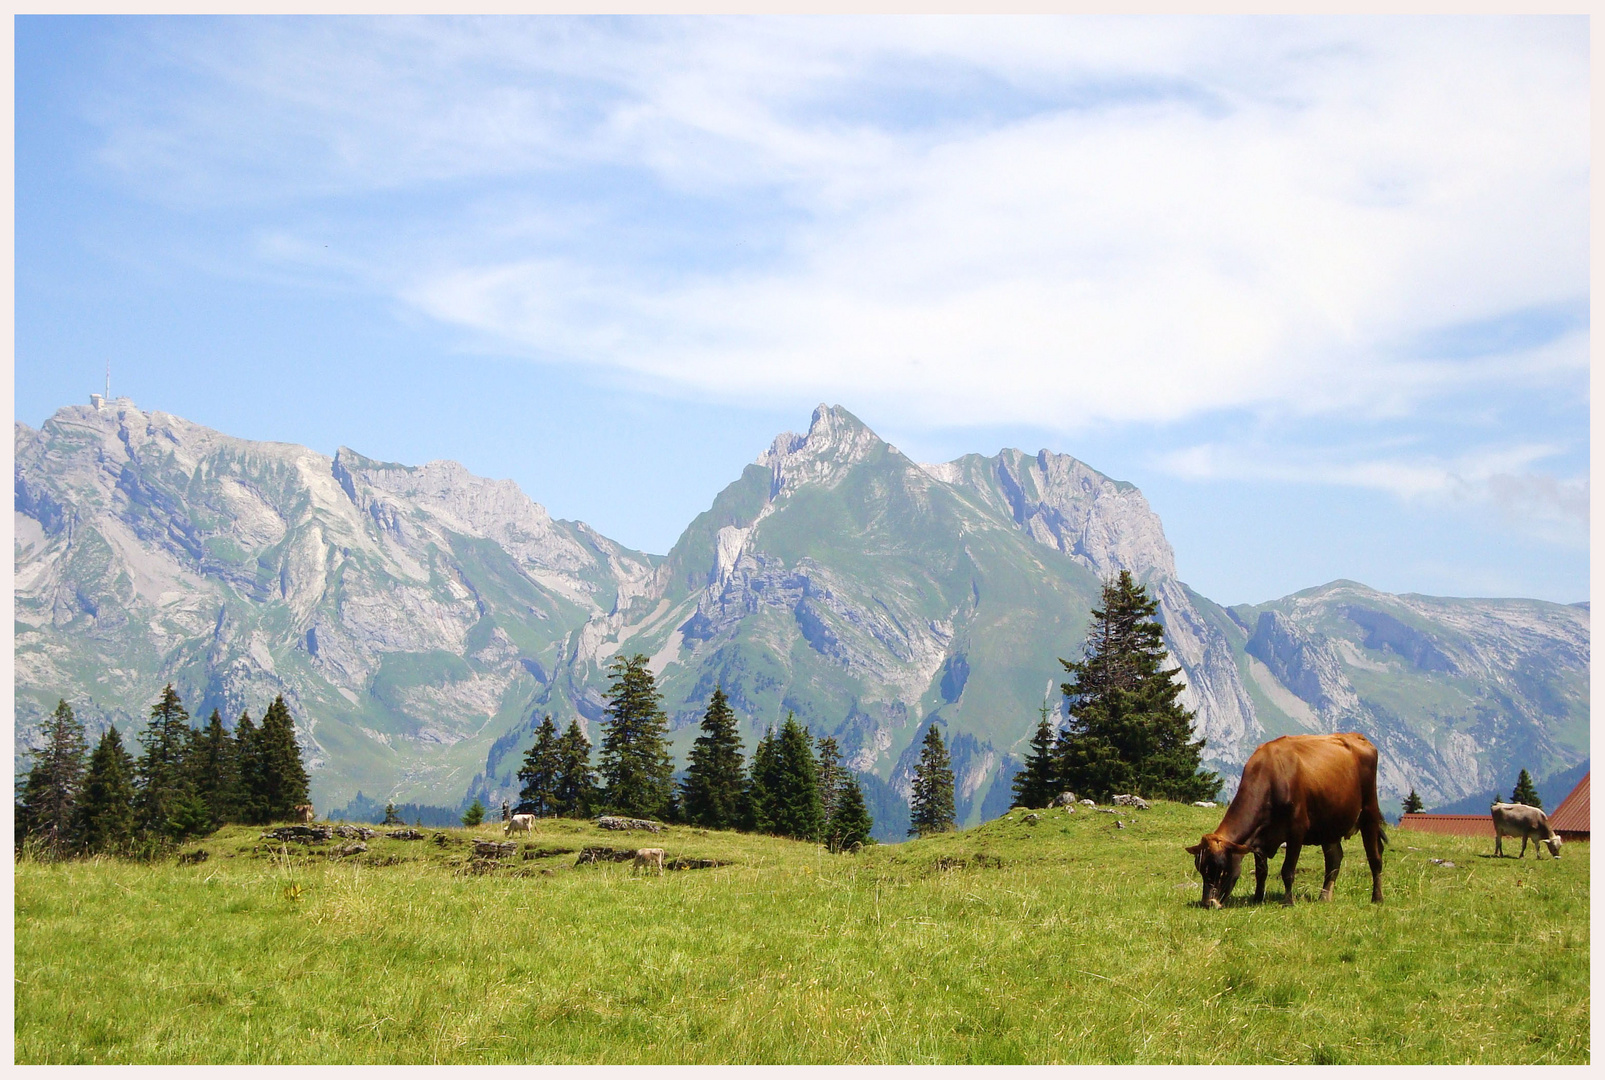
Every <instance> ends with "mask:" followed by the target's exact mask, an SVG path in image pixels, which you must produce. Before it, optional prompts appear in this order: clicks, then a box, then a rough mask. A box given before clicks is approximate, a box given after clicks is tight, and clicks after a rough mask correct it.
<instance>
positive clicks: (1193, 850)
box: [1182, 840, 1204, 855]
mask: <svg viewBox="0 0 1605 1080" xmlns="http://www.w3.org/2000/svg"><path fill="white" fill-rule="evenodd" d="M1182 850H1183V851H1185V852H1187V854H1189V855H1197V854H1198V853H1199V852H1200V851H1203V850H1204V842H1203V841H1202V840H1200V841H1199V842H1198V843H1196V844H1194V845H1193V846H1192V847H1190V848H1182Z"/></svg>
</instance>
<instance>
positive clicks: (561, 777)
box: [552, 720, 599, 817]
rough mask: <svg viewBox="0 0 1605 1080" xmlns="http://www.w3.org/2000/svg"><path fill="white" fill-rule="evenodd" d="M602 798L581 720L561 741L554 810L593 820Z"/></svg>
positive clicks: (558, 812)
mask: <svg viewBox="0 0 1605 1080" xmlns="http://www.w3.org/2000/svg"><path fill="white" fill-rule="evenodd" d="M598 798H599V795H598V792H597V789H596V773H595V771H594V770H593V769H592V768H591V743H590V740H589V739H587V738H586V737H585V732H583V731H581V730H580V722H579V721H578V720H570V721H569V722H568V730H566V731H564V732H563V737H562V738H561V739H559V740H558V741H557V788H556V791H555V792H554V793H553V801H552V810H553V813H555V814H557V815H559V816H560V817H590V815H591V812H592V811H593V810H595V809H596V803H597V800H598Z"/></svg>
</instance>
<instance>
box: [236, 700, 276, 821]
mask: <svg viewBox="0 0 1605 1080" xmlns="http://www.w3.org/2000/svg"><path fill="white" fill-rule="evenodd" d="M260 734H261V733H260V732H259V731H258V730H257V726H256V725H255V724H254V723H252V722H251V713H250V711H249V710H244V711H242V712H241V713H240V718H239V719H238V720H236V721H234V799H233V802H234V818H235V820H236V821H239V822H240V823H242V824H245V825H266V824H267V823H268V821H270V820H271V819H270V818H269V817H268V815H267V808H266V806H265V805H264V804H263V803H262V802H261V800H260V792H261V791H262V790H263V789H264V787H265V785H266V782H265V781H264V780H263V777H262V773H263V770H264V769H265V768H266V766H265V764H264V762H263V758H262V740H261V738H260Z"/></svg>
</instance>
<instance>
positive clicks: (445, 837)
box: [429, 832, 468, 847]
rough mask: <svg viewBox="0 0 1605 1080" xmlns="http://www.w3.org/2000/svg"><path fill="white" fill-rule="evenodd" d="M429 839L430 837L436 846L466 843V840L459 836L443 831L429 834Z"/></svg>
mask: <svg viewBox="0 0 1605 1080" xmlns="http://www.w3.org/2000/svg"><path fill="white" fill-rule="evenodd" d="M429 839H430V841H431V842H433V843H434V845H435V846H436V847H446V846H447V845H448V844H456V845H461V844H466V843H468V841H467V840H464V839H463V838H462V837H460V836H452V835H450V834H449V833H443V832H437V833H436V834H435V835H433V836H431V837H430V838H429Z"/></svg>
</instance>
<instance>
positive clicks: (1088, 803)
mask: <svg viewBox="0 0 1605 1080" xmlns="http://www.w3.org/2000/svg"><path fill="white" fill-rule="evenodd" d="M1081 805H1082V806H1097V805H1098V804H1097V803H1095V802H1093V801H1092V800H1091V799H1082V800H1081Z"/></svg>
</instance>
